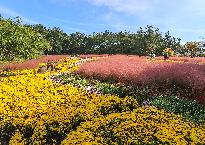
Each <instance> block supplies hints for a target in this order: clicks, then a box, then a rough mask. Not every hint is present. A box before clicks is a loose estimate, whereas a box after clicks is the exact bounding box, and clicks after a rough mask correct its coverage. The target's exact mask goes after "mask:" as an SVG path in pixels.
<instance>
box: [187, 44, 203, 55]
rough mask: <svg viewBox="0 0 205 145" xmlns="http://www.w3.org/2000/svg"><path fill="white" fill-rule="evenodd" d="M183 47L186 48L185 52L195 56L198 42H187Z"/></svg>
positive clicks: (198, 48) (198, 47)
mask: <svg viewBox="0 0 205 145" xmlns="http://www.w3.org/2000/svg"><path fill="white" fill-rule="evenodd" d="M185 48H186V49H187V52H188V53H190V55H191V57H195V56H196V52H197V51H199V50H200V46H199V42H196V41H194V42H193V41H191V42H187V43H186V44H185Z"/></svg>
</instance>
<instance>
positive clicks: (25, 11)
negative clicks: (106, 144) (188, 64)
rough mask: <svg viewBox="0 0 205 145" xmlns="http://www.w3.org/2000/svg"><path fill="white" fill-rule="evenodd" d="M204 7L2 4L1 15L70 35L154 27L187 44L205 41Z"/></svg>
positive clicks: (130, 0)
mask: <svg viewBox="0 0 205 145" xmlns="http://www.w3.org/2000/svg"><path fill="white" fill-rule="evenodd" d="M204 6H205V1H204V0H1V1H0V13H1V15H2V16H3V17H6V18H8V17H16V16H20V17H21V18H22V19H23V21H24V22H26V23H32V24H35V23H41V24H43V25H45V26H47V27H54V26H57V27H60V28H61V29H63V30H64V31H65V32H67V33H72V32H76V31H79V32H82V33H86V34H92V32H101V31H104V30H111V31H114V32H116V31H125V30H126V31H131V32H135V31H137V30H138V29H139V27H145V26H146V25H154V26H155V27H158V28H159V29H160V31H161V32H166V31H168V30H169V31H170V33H171V35H172V36H174V37H179V38H181V39H182V42H185V41H191V40H201V39H202V38H203V37H205V8H204Z"/></svg>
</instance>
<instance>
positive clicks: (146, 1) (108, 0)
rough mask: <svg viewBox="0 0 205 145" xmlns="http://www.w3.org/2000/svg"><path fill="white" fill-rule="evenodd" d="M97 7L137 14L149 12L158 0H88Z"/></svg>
mask: <svg viewBox="0 0 205 145" xmlns="http://www.w3.org/2000/svg"><path fill="white" fill-rule="evenodd" d="M87 1H88V2H89V3H91V4H93V5H96V6H106V7H108V8H109V9H110V10H114V11H117V12H126V13H129V14H135V13H138V12H143V11H146V10H148V9H149V8H150V7H152V5H153V4H155V3H156V2H157V1H158V0H143V1H142V0H126V1H125V0H87Z"/></svg>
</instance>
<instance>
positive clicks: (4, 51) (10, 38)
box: [0, 17, 50, 61]
mask: <svg viewBox="0 0 205 145" xmlns="http://www.w3.org/2000/svg"><path fill="white" fill-rule="evenodd" d="M0 34H1V35H0V60H2V61H12V60H19V59H31V58H34V57H37V56H39V55H42V54H43V53H44V51H45V50H48V49H50V44H49V42H48V41H46V40H45V39H44V38H43V36H42V35H41V34H40V33H37V32H35V31H33V30H32V29H31V28H29V27H26V26H24V25H23V24H22V22H21V19H20V18H18V17H17V18H15V19H4V18H2V17H1V18H0Z"/></svg>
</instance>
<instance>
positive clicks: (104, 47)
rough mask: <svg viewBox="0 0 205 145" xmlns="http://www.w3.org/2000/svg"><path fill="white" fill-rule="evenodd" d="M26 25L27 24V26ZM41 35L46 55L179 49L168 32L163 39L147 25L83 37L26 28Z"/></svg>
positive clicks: (33, 27)
mask: <svg viewBox="0 0 205 145" xmlns="http://www.w3.org/2000/svg"><path fill="white" fill-rule="evenodd" d="M27 26H29V25H27ZM29 27H31V28H32V29H33V30H35V31H37V32H39V33H41V34H42V35H43V36H44V38H46V40H48V41H49V42H50V44H51V46H52V49H51V50H50V51H46V52H45V53H46V54H134V55H140V56H142V55H150V54H155V55H162V52H163V50H164V49H165V48H172V49H173V50H174V51H175V52H179V51H180V50H181V48H182V47H181V45H180V39H177V38H174V37H171V36H170V34H169V32H167V33H165V34H164V36H163V34H162V33H161V32H159V29H158V28H155V27H153V26H147V27H145V29H143V28H140V30H138V31H137V32H136V33H131V32H122V31H121V32H116V33H113V32H110V31H108V30H106V31H105V32H100V33H95V32H94V33H93V34H92V35H85V34H83V33H80V32H76V33H72V34H70V35H68V34H66V33H64V32H63V31H62V30H60V28H56V27H54V28H46V27H44V26H43V25H41V24H38V25H33V26H29Z"/></svg>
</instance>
